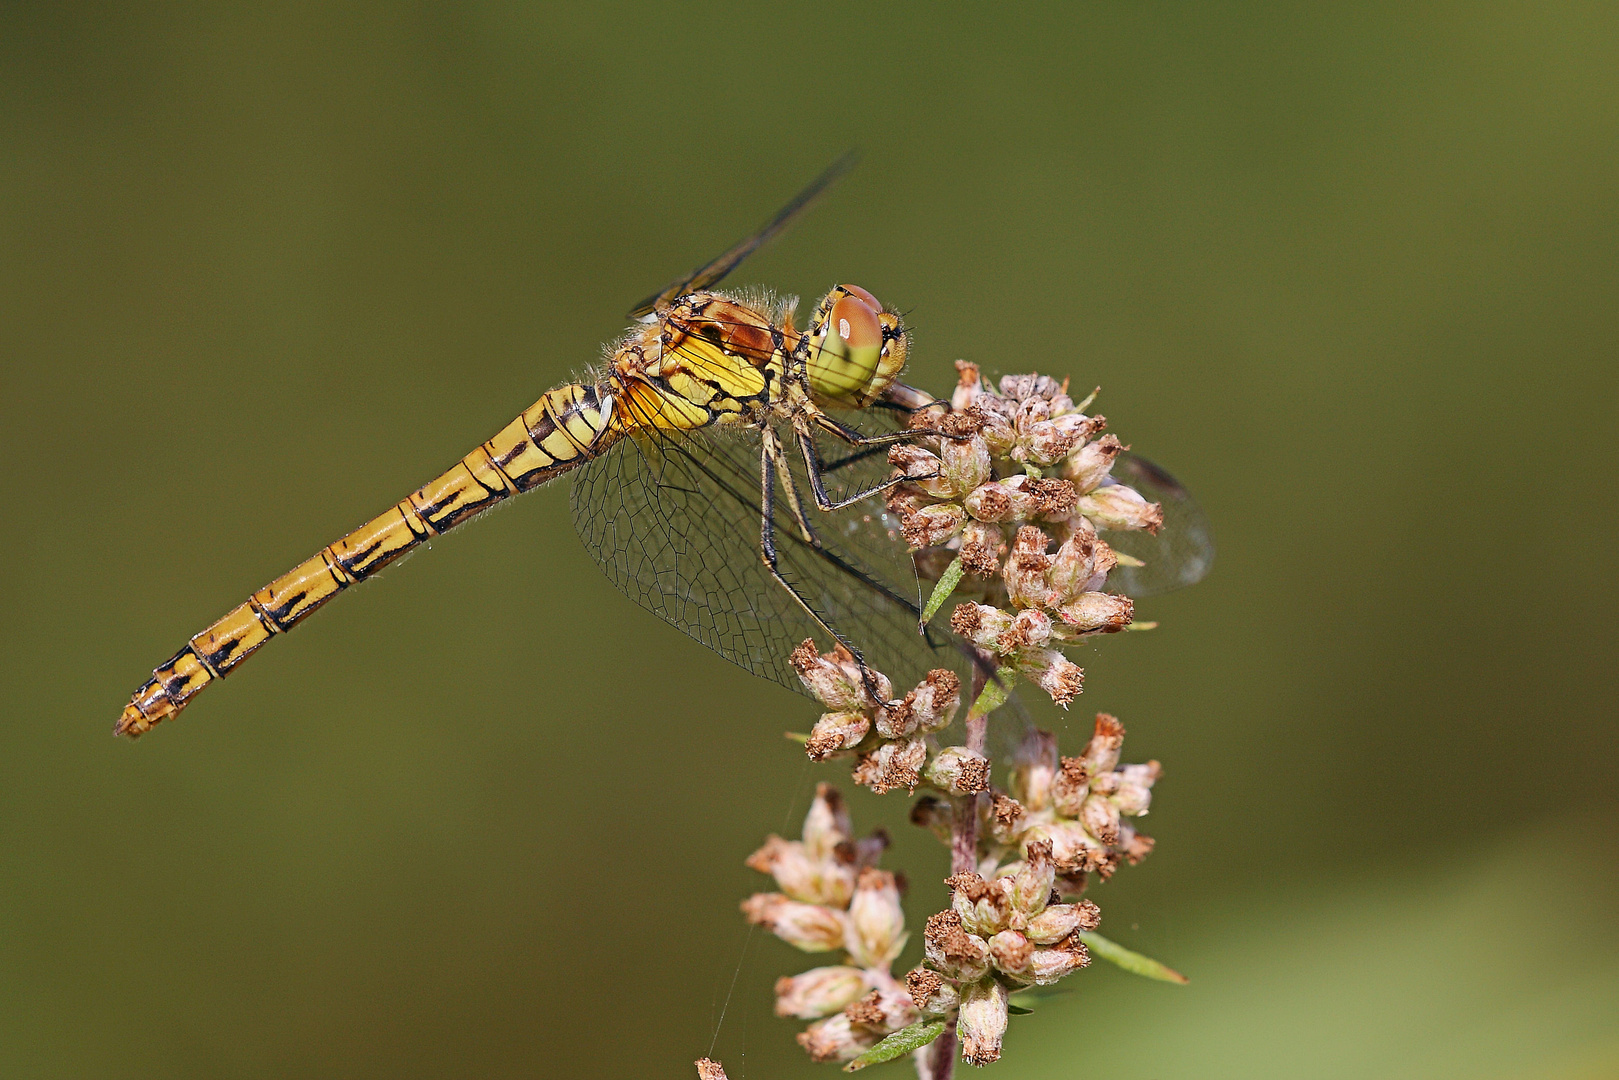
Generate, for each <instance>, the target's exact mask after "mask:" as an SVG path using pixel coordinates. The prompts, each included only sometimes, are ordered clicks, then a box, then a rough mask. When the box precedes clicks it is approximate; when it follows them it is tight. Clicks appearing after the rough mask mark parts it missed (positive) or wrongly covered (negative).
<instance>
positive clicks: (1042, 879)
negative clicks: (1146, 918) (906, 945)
mask: <svg viewBox="0 0 1619 1080" xmlns="http://www.w3.org/2000/svg"><path fill="white" fill-rule="evenodd" d="M1056 878H1057V868H1056V865H1055V863H1054V862H1053V860H1052V857H1051V845H1050V844H1049V843H1045V842H1037V843H1034V844H1031V845H1029V849H1028V852H1027V854H1026V857H1025V858H1024V859H1023V860H1022V861H1021V862H1020V863H1019V864H1018V865H1017V866H1016V867H1015V868H1014V869H1013V871H1012V872H1011V873H1007V874H1002V875H1000V876H998V877H996V878H993V879H991V880H988V881H986V880H985V879H984V878H982V877H980V876H979V875H977V874H973V873H965V874H957V875H955V876H954V877H952V878H950V879H949V880H947V881H946V882H945V884H946V885H949V886H950V888H951V890H952V898H951V905H950V908H949V909H948V910H946V911H941V912H939V913H938V914H936V915H934V916H933V917H932V918H930V919H928V923H927V929H926V930H925V931H924V932H923V943H924V961H923V964H922V966H921V967H918V968H915V969H914V970H912V971H911V972H910V974H909V975H907V976H906V977H905V985H906V989H907V990H909V991H910V994H911V1001H912V1004H913V1005H915V1007H916V1009H917V1011H918V1012H919V1013H921V1014H922V1015H924V1016H946V1015H949V1014H951V1013H954V1014H955V1016H956V1034H957V1036H958V1037H959V1038H960V1040H961V1052H962V1058H963V1059H964V1060H965V1061H966V1062H967V1063H968V1064H971V1065H987V1064H989V1063H990V1062H992V1061H995V1060H997V1059H998V1058H999V1057H1000V1056H1001V1038H1002V1036H1003V1035H1004V1034H1005V1032H1006V1023H1007V1015H1008V1013H1007V1005H1008V995H1009V994H1010V993H1011V992H1013V991H1015V990H1018V989H1021V988H1024V987H1028V986H1047V985H1050V984H1051V983H1054V982H1056V981H1057V980H1058V979H1061V978H1062V977H1063V976H1064V975H1067V974H1069V973H1070V972H1073V971H1077V970H1079V969H1080V968H1082V967H1085V966H1087V965H1088V964H1090V962H1091V958H1090V953H1089V952H1088V951H1087V950H1086V948H1085V944H1084V942H1083V941H1081V940H1080V938H1079V934H1080V933H1081V932H1082V931H1086V930H1094V929H1096V927H1097V925H1098V924H1099V923H1100V922H1101V918H1102V916H1101V912H1099V911H1098V910H1097V908H1096V905H1095V904H1093V903H1091V902H1090V901H1089V900H1082V901H1079V902H1078V903H1059V902H1057V896H1056V894H1055V892H1054V885H1055V882H1056Z"/></svg>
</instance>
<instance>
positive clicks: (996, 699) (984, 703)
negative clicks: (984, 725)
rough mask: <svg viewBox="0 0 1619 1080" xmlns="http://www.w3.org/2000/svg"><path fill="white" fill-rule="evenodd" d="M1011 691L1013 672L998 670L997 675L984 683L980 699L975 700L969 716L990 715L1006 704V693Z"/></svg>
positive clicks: (968, 713)
mask: <svg viewBox="0 0 1619 1080" xmlns="http://www.w3.org/2000/svg"><path fill="white" fill-rule="evenodd" d="M1011 692H1012V675H1011V673H1010V672H1009V671H1006V670H1005V669H1002V670H1001V671H998V672H996V674H995V677H994V678H992V679H990V680H989V681H988V682H986V683H985V684H984V689H983V692H982V693H980V694H979V695H978V700H977V701H975V702H973V707H972V708H971V709H969V710H968V712H967V716H968V717H969V718H973V717H978V716H988V715H989V714H990V713H992V712H994V711H995V710H996V709H998V708H1000V707H1001V706H1002V705H1003V704H1005V702H1006V695H1007V694H1009V693H1011Z"/></svg>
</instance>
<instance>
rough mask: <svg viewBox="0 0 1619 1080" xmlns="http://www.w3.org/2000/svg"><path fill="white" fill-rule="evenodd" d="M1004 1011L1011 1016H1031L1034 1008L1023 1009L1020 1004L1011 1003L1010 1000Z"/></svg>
mask: <svg viewBox="0 0 1619 1080" xmlns="http://www.w3.org/2000/svg"><path fill="white" fill-rule="evenodd" d="M1006 1011H1007V1013H1009V1014H1010V1015H1012V1016H1033V1015H1034V1010H1033V1009H1025V1008H1024V1007H1023V1006H1021V1005H1013V1004H1011V1003H1010V1002H1008V1003H1007V1006H1006Z"/></svg>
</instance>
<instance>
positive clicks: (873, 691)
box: [789, 641, 989, 795]
mask: <svg viewBox="0 0 1619 1080" xmlns="http://www.w3.org/2000/svg"><path fill="white" fill-rule="evenodd" d="M789 659H790V661H791V663H792V665H793V669H794V670H795V671H797V672H798V677H799V678H800V679H802V680H803V682H804V686H805V687H806V688H808V690H809V692H810V693H811V694H812V695H813V696H814V697H815V699H816V700H817V701H819V702H821V704H822V705H825V706H826V708H827V709H828V710H829V711H828V712H826V713H823V714H822V716H821V718H820V719H819V720H818V721H816V723H815V726H814V727H813V728H811V729H810V733H809V737H808V739H806V740H805V743H804V751H805V753H807V754H808V755H809V756H810V759H811V760H812V761H825V760H826V759H827V758H832V757H853V758H854V759H855V766H854V781H855V783H857V784H860V785H861V786H863V787H868V788H870V789H871V790H872V791H875V792H876V793H877V794H879V795H881V794H884V793H885V792H888V791H891V790H893V789H895V788H904V789H905V790H906V791H915V790H916V788H917V786H918V785H921V784H926V785H928V786H930V787H933V788H936V789H938V790H940V791H944V792H947V793H948V794H951V795H973V794H977V793H978V792H980V791H987V790H989V759H988V758H986V757H984V756H983V755H982V754H979V753H975V752H974V751H971V750H968V749H966V748H965V747H960V746H949V747H945V748H943V749H940V748H939V745H938V741H937V740H936V739H935V738H934V734H935V733H937V732H938V731H940V730H942V729H944V728H946V727H949V726H950V722H951V721H952V720H954V719H955V716H956V710H957V709H958V708H959V707H960V705H961V680H960V678H958V677H957V676H956V674H955V673H954V672H951V671H945V670H943V669H940V670H937V671H930V672H928V675H927V678H925V679H923V680H922V681H921V682H920V683H918V684H917V686H916V688H915V689H914V690H911V691H910V692H909V693H907V694H906V695H905V696H904V697H903V698H895V697H894V696H893V686H892V684H891V683H890V682H889V680H888V678H887V676H885V675H883V674H881V673H880V672H876V671H872V670H871V669H869V668H862V666H861V664H860V662H859V661H858V660H856V659H855V657H854V655H853V654H852V653H850V652H849V651H848V650H847V649H845V648H844V647H843V646H842V645H839V646H837V647H836V648H835V649H833V650H832V651H831V652H829V653H827V654H825V655H824V656H823V655H821V654H820V653H819V652H817V651H816V648H815V643H814V642H813V641H805V642H804V643H803V644H801V645H799V646H798V648H796V649H794V650H793V654H792V656H791V657H790V658H789Z"/></svg>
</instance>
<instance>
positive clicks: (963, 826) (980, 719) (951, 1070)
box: [917, 655, 994, 1080]
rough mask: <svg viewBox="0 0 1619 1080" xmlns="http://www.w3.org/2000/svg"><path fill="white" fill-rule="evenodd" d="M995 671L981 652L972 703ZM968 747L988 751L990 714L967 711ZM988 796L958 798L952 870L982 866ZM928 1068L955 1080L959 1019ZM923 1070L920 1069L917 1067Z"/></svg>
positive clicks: (939, 1077)
mask: <svg viewBox="0 0 1619 1080" xmlns="http://www.w3.org/2000/svg"><path fill="white" fill-rule="evenodd" d="M993 670H994V666H993V661H992V660H991V659H990V658H989V657H988V656H984V655H980V657H979V662H978V663H976V664H974V665H973V692H972V703H973V705H977V704H978V699H979V698H980V697H981V696H983V693H984V687H985V686H986V685H988V683H989V673H990V672H991V671H993ZM966 723H967V740H966V746H967V749H969V750H972V751H975V752H976V753H980V754H982V753H983V752H984V741H985V733H986V731H987V730H988V728H989V716H988V714H987V713H986V714H984V715H979V713H978V711H977V710H976V709H974V708H969V709H968V710H967V721H966ZM983 798H984V796H983V795H982V794H979V795H968V796H965V797H963V798H960V799H957V800H956V804H955V813H954V814H952V815H951V816H950V873H951V874H952V875H954V874H967V873H971V872H972V871H974V870H976V869H978V818H979V815H980V813H981V812H982V810H983V807H982V806H981V805H980V800H982V799H983ZM929 1050H930V1053H929V1057H928V1071H927V1073H926V1074H925V1077H926V1080H951V1078H952V1077H953V1076H954V1075H955V1072H956V1022H955V1021H954V1020H952V1021H950V1023H949V1025H947V1026H946V1027H945V1029H944V1034H942V1035H940V1036H939V1037H938V1038H937V1039H934V1040H933V1045H932V1046H931V1047H930V1048H929ZM917 1071H918V1072H921V1069H920V1068H919V1069H918V1070H917Z"/></svg>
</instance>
